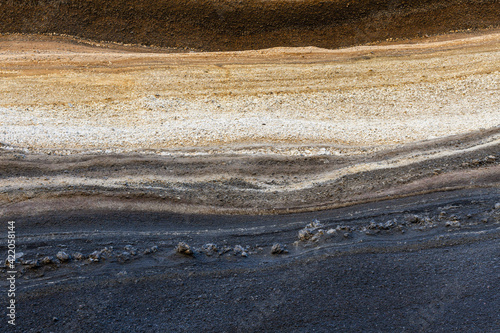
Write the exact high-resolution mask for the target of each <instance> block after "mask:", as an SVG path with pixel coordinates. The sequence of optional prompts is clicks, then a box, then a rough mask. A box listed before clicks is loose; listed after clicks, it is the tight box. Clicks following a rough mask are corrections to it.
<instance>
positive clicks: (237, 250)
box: [233, 245, 248, 257]
mask: <svg viewBox="0 0 500 333" xmlns="http://www.w3.org/2000/svg"><path fill="white" fill-rule="evenodd" d="M233 251H234V254H235V255H240V256H242V257H248V252H247V251H246V250H245V249H244V248H243V247H242V246H241V245H236V246H235V247H234V249H233Z"/></svg>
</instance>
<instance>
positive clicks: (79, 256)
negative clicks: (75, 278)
mask: <svg viewBox="0 0 500 333" xmlns="http://www.w3.org/2000/svg"><path fill="white" fill-rule="evenodd" d="M73 258H74V259H75V260H84V259H85V256H84V255H83V254H82V253H80V252H75V253H73Z"/></svg>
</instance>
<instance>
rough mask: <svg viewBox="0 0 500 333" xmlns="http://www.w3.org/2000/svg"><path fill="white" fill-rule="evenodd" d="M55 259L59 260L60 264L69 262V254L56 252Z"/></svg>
mask: <svg viewBox="0 0 500 333" xmlns="http://www.w3.org/2000/svg"><path fill="white" fill-rule="evenodd" d="M56 257H57V259H59V260H60V261H61V262H66V261H69V260H70V256H69V254H67V253H66V252H64V251H59V252H57V254H56Z"/></svg>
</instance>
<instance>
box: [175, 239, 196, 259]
mask: <svg viewBox="0 0 500 333" xmlns="http://www.w3.org/2000/svg"><path fill="white" fill-rule="evenodd" d="M175 251H176V252H177V253H180V254H185V255H188V256H191V255H193V250H191V247H190V246H189V245H187V244H186V243H184V242H179V244H177V247H176V248H175Z"/></svg>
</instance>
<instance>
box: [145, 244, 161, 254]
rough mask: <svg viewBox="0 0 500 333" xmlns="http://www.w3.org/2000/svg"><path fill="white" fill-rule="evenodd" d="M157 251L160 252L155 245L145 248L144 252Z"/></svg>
mask: <svg viewBox="0 0 500 333" xmlns="http://www.w3.org/2000/svg"><path fill="white" fill-rule="evenodd" d="M155 252H158V246H156V245H154V246H151V247H150V248H147V249H145V250H144V252H143V253H144V254H150V253H155Z"/></svg>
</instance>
